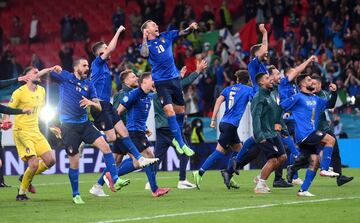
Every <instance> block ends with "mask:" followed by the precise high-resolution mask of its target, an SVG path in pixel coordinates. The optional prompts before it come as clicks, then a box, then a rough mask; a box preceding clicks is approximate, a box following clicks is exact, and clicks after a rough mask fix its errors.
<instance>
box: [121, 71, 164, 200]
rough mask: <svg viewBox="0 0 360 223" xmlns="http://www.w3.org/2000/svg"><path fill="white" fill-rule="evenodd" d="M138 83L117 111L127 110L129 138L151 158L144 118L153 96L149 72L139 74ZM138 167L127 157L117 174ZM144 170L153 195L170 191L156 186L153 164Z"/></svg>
mask: <svg viewBox="0 0 360 223" xmlns="http://www.w3.org/2000/svg"><path fill="white" fill-rule="evenodd" d="M139 85H140V86H139V87H138V88H135V89H134V90H132V91H130V92H129V93H128V94H126V95H125V96H124V97H123V98H122V100H121V103H120V105H119V107H118V112H119V114H121V113H122V112H124V111H125V110H127V123H126V128H127V129H128V131H129V134H130V138H131V139H132V140H133V142H134V143H135V145H136V147H137V148H139V151H140V152H141V153H142V154H143V155H144V156H145V157H149V158H153V157H154V154H153V153H152V151H151V150H150V142H149V140H148V139H147V137H146V135H150V134H149V130H148V129H147V127H146V120H147V118H148V116H149V111H150V107H151V99H152V97H153V94H152V93H150V92H151V91H153V90H154V88H153V81H152V78H151V73H143V74H142V75H141V76H140V79H139ZM139 168H140V166H139V165H134V164H133V160H132V159H131V158H128V159H126V160H124V161H123V162H122V163H121V165H120V166H119V169H118V175H119V176H122V175H124V174H127V173H130V172H132V171H134V170H136V169H139ZM144 170H145V172H146V175H147V177H148V180H149V184H150V187H151V191H152V195H153V196H154V197H160V196H163V195H165V194H167V193H168V192H169V191H170V188H159V187H158V186H157V183H156V176H155V169H154V165H153V164H152V165H150V166H147V167H145V168H144Z"/></svg>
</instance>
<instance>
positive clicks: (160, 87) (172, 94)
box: [155, 78, 185, 106]
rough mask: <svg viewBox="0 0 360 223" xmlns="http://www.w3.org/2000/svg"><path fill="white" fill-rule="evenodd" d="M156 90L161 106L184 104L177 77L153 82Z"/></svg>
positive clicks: (179, 81)
mask: <svg viewBox="0 0 360 223" xmlns="http://www.w3.org/2000/svg"><path fill="white" fill-rule="evenodd" d="M155 87H156V91H157V93H158V95H159V98H160V102H161V104H162V106H165V105H168V104H175V105H179V106H184V105H185V101H184V96H183V91H182V87H181V80H180V79H179V78H175V79H171V80H166V81H157V82H155Z"/></svg>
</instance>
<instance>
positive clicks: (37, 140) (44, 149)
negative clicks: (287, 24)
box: [4, 66, 57, 201]
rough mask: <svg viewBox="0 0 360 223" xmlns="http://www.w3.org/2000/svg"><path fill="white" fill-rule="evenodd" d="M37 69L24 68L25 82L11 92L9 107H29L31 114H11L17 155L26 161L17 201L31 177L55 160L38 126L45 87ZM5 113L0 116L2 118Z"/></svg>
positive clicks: (23, 193)
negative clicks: (41, 83)
mask: <svg viewBox="0 0 360 223" xmlns="http://www.w3.org/2000/svg"><path fill="white" fill-rule="evenodd" d="M56 69H57V66H55V67H52V68H47V69H43V70H41V71H40V72H41V73H43V72H50V71H52V70H56ZM38 73H39V71H38V69H36V68H34V67H27V68H25V70H24V72H23V75H24V76H26V77H27V78H26V80H27V81H26V84H24V85H23V86H21V87H19V88H18V89H17V90H15V91H14V93H13V94H12V97H11V100H10V102H9V107H11V108H17V109H26V108H32V109H33V112H32V113H31V114H24V115H17V116H15V124H14V142H15V145H16V149H17V152H18V155H19V157H20V158H21V159H22V160H23V161H24V162H27V164H28V168H27V169H26V170H25V172H24V176H23V178H22V181H21V183H20V188H19V192H18V195H17V196H16V200H17V201H26V200H28V199H29V198H28V197H27V196H26V190H27V188H28V187H29V185H30V183H31V181H32V179H33V177H34V176H35V175H37V174H40V173H42V172H44V171H45V170H47V169H49V168H50V167H52V166H53V165H54V164H55V156H54V154H53V152H52V150H51V147H50V145H49V143H48V141H47V140H46V138H45V137H44V135H43V134H42V133H41V132H40V129H39V117H38V116H39V110H40V109H41V107H42V106H44V104H45V89H44V88H43V87H41V86H40V85H39V83H40V78H39V77H38ZM7 119H9V116H8V115H6V116H4V120H7Z"/></svg>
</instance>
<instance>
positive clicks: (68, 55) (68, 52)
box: [59, 43, 74, 72]
mask: <svg viewBox="0 0 360 223" xmlns="http://www.w3.org/2000/svg"><path fill="white" fill-rule="evenodd" d="M73 54H74V50H73V49H72V48H71V47H70V46H69V44H68V43H66V44H64V45H63V46H62V47H61V50H60V52H59V57H60V60H61V66H62V68H63V69H64V70H68V71H70V72H72V70H73Z"/></svg>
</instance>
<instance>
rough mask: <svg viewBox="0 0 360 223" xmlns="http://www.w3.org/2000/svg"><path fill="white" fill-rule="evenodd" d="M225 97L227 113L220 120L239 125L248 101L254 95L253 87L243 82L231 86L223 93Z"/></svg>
mask: <svg viewBox="0 0 360 223" xmlns="http://www.w3.org/2000/svg"><path fill="white" fill-rule="evenodd" d="M221 95H222V96H224V98H225V113H224V116H223V117H222V119H221V121H220V122H225V123H229V124H232V125H234V126H236V127H238V126H239V124H240V120H241V117H242V116H243V114H244V112H245V109H246V106H247V104H248V102H249V101H250V100H251V99H252V97H253V89H252V88H251V87H249V86H246V85H243V84H235V85H232V86H229V87H227V88H225V89H224V90H223V92H222V93H221Z"/></svg>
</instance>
